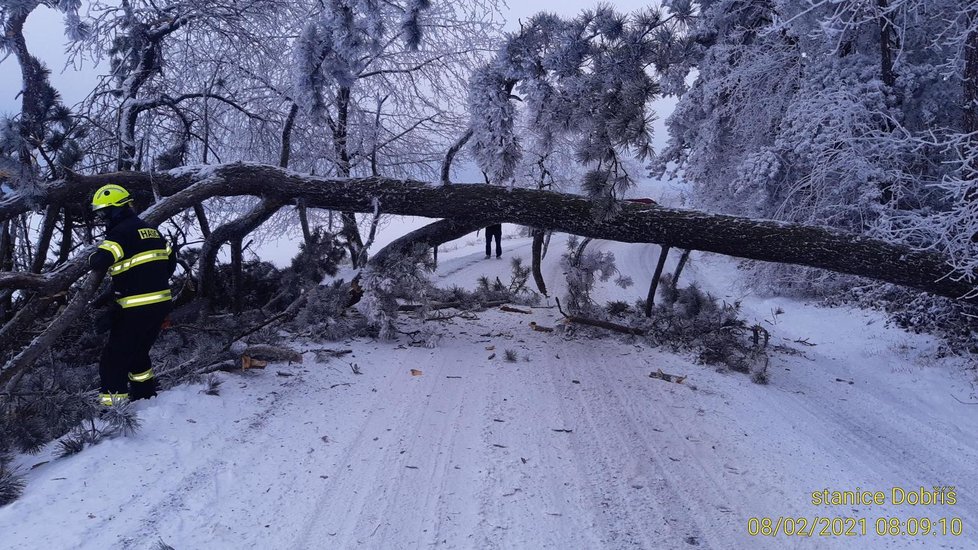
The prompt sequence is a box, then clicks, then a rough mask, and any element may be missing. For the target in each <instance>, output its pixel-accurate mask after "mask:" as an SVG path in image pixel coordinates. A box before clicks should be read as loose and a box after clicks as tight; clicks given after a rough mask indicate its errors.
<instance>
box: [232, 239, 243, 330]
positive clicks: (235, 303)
mask: <svg viewBox="0 0 978 550" xmlns="http://www.w3.org/2000/svg"><path fill="white" fill-rule="evenodd" d="M241 241H242V237H235V238H233V239H231V312H232V313H234V314H235V315H240V314H241V295H242V294H244V285H243V284H242V281H243V279H244V277H243V274H242V270H243V268H244V266H243V265H242V264H243V261H242V257H241V256H242V251H241Z"/></svg>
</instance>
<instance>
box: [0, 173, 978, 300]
mask: <svg viewBox="0 0 978 550" xmlns="http://www.w3.org/2000/svg"><path fill="white" fill-rule="evenodd" d="M153 178H154V180H155V181H156V182H157V183H158V185H159V189H160V190H161V192H162V193H163V195H164V196H166V195H173V196H172V197H168V198H166V199H164V200H162V201H160V202H159V203H157V204H155V205H153V206H152V207H151V208H150V209H149V210H147V211H146V212H144V213H143V215H142V217H143V219H145V220H147V221H148V222H150V223H154V224H158V223H161V222H162V221H164V220H165V219H166V218H168V217H171V216H173V215H176V214H177V213H178V212H181V211H182V210H183V209H186V208H189V207H191V206H192V205H193V204H195V203H197V202H200V201H201V200H206V199H207V198H210V197H214V196H238V195H257V196H262V195H264V196H266V200H268V199H276V200H278V201H280V202H281V203H285V202H290V201H294V200H296V199H303V200H305V201H306V203H307V204H308V205H309V206H311V207H315V208H324V209H331V210H338V211H344V212H373V210H374V205H373V200H374V199H377V200H379V201H380V204H382V205H383V209H384V213H386V214H399V215H409V216H424V217H429V218H435V219H438V218H456V219H464V220H465V221H466V223H473V224H477V226H478V227H485V226H486V225H488V224H490V223H496V222H502V223H514V224H521V225H528V226H532V227H543V228H547V229H550V230H553V231H559V232H564V233H570V234H575V235H581V236H584V237H591V238H598V239H606V240H613V241H620V242H636V243H656V244H661V245H668V246H672V247H678V248H688V249H691V250H703V251H706V252H715V253H718V254H726V255H729V256H736V257H740V258H747V259H753V260H761V261H767V262H778V263H786V264H796V265H805V266H809V267H817V268H821V269H828V270H831V271H836V272H839V273H848V274H851V275H859V276H862V277H868V278H872V279H876V280H879V281H884V282H888V283H893V284H898V285H903V286H908V287H911V288H916V289H918V290H922V291H925V292H931V293H934V294H938V295H941V296H948V297H951V298H962V297H966V299H968V301H972V302H978V296H975V295H974V294H975V293H974V290H975V289H974V287H973V285H972V284H970V283H969V282H967V281H962V280H955V279H954V278H953V277H949V276H948V275H950V274H951V272H950V269H949V268H948V267H947V266H948V265H949V260H948V258H947V257H946V256H944V255H943V254H940V253H938V252H934V251H928V250H915V249H913V248H910V247H907V246H903V245H899V244H895V243H889V242H886V241H883V240H879V239H873V238H869V237H864V236H860V235H853V234H849V233H846V232H842V231H838V230H833V229H828V228H823V227H814V226H805V225H800V224H790V223H784V222H777V221H771V220H754V219H749V218H742V217H736V216H725V215H719V214H708V213H705V212H697V211H694V210H680V209H674V208H665V207H662V206H650V205H644V204H643V205H634V204H630V203H623V204H622V205H621V208H620V213H619V214H618V215H617V216H615V217H614V218H611V219H608V220H595V219H594V217H593V216H592V215H591V203H590V202H589V201H588V200H587V199H585V198H583V197H580V196H575V195H568V194H563V193H556V192H553V191H538V190H534V189H519V188H513V189H510V188H505V187H498V186H490V185H481V184H467V185H449V186H438V187H433V186H431V185H427V184H424V183H421V182H412V181H403V180H395V179H386V178H359V179H328V178H320V177H313V176H303V175H299V174H294V173H288V172H284V171H282V170H280V169H278V168H275V167H272V166H263V165H256V164H244V163H234V164H227V165H223V166H216V167H215V166H207V167H201V168H196V169H194V168H182V169H181V170H180V171H179V172H176V173H175V175H171V173H166V172H164V173H156V174H153ZM106 183H124V184H127V185H128V186H129V187H128V188H129V189H130V190H135V192H139V193H145V192H146V190H148V189H149V188H150V187H149V174H144V173H116V174H102V175H99V176H72V177H71V179H70V180H66V181H58V182H52V183H50V184H48V185H46V186H45V187H44V189H43V191H44V196H45V197H46V198H47V200H48V201H49V202H54V203H56V204H66V203H70V202H73V201H78V200H85V197H87V196H88V195H89V194H90V193H91V192H93V191H94V189H96V188H97V187H99V186H101V185H104V184H106ZM29 208H30V203H29V201H28V199H27V198H26V197H24V196H21V195H14V196H12V197H10V198H8V199H6V200H4V201H0V220H2V219H9V217H11V216H13V215H17V214H19V213H20V212H23V211H25V210H27V209H29ZM269 215H271V214H269ZM69 264H71V262H69ZM76 279H77V277H75V278H73V279H71V280H70V281H68V282H67V283H66V284H65V286H64V287H62V286H60V285H61V284H62V283H64V282H65V275H64V272H63V271H61V270H59V271H57V272H53V273H50V274H46V275H33V274H24V273H0V288H14V287H16V288H44V289H49V290H50V289H60V288H65V287H66V286H67V284H70V282H73V281H74V280H76Z"/></svg>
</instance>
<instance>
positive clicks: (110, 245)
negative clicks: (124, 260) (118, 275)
mask: <svg viewBox="0 0 978 550" xmlns="http://www.w3.org/2000/svg"><path fill="white" fill-rule="evenodd" d="M98 247H99V248H101V249H102V250H107V251H108V252H109V254H112V261H113V262H118V261H119V258H121V257H123V256H125V254H124V253H123V252H122V245H120V244H119V243H117V242H115V241H105V242H103V243H102V244H100V245H98Z"/></svg>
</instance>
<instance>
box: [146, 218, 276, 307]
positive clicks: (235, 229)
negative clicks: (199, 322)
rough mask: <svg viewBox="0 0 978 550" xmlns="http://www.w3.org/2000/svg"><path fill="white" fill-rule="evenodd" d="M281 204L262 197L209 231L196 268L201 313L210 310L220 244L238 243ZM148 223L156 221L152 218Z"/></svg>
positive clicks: (266, 219)
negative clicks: (202, 304)
mask: <svg viewBox="0 0 978 550" xmlns="http://www.w3.org/2000/svg"><path fill="white" fill-rule="evenodd" d="M282 204H283V202H282V201H280V200H277V199H264V200H262V201H261V202H260V203H258V204H257V205H256V206H255V207H254V208H252V209H251V211H250V212H248V213H247V214H245V215H244V216H242V217H240V218H238V219H236V220H234V221H232V222H228V223H226V224H224V225H222V226H221V227H218V228H217V229H215V230H214V231H213V232H212V233H211V236H210V237H209V238H208V239H207V240H205V241H204V245H203V246H202V247H201V249H200V260H199V262H200V263H199V265H198V268H197V269H198V272H199V273H200V284H199V288H200V295H199V296H200V297H202V298H203V299H204V300H205V302H204V307H202V308H201V314H202V315H206V314H207V313H209V312H210V299H211V298H213V296H214V289H215V286H214V285H215V284H216V282H215V278H216V265H215V264H216V263H217V253H218V251H219V250H220V249H221V246H222V245H223V244H224V243H226V242H229V241H230V242H232V243H234V242H235V241H238V242H239V243H240V242H241V240H243V239H244V237H245V236H247V235H248V234H249V233H251V232H252V231H254V230H255V229H257V228H258V226H260V225H261V224H263V223H265V222H266V221H268V218H271V217H272V215H273V214H275V212H277V211H278V209H279V208H281V207H282ZM147 218H149V216H147ZM150 219H151V218H150ZM147 221H149V219H147ZM150 223H158V222H155V220H154V221H151V222H150ZM232 255H233V244H232Z"/></svg>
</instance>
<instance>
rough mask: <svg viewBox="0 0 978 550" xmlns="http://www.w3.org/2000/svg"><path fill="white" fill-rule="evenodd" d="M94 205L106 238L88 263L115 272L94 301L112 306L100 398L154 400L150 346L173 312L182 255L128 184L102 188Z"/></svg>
mask: <svg viewBox="0 0 978 550" xmlns="http://www.w3.org/2000/svg"><path fill="white" fill-rule="evenodd" d="M92 210H93V211H94V212H95V214H96V215H97V216H98V217H99V219H100V221H101V222H102V223H103V224H104V225H105V240H104V241H103V242H102V244H100V245H99V246H98V249H97V250H96V251H95V252H94V253H93V254H92V255H91V256H90V257H89V258H88V264H89V266H90V267H91V268H92V270H98V271H103V272H104V271H108V273H109V275H110V276H111V277H112V284H111V287H110V288H109V290H108V291H106V292H105V293H103V294H102V295H101V296H100V297H99V298H97V299H96V300H94V301H93V305H94V306H95V307H97V308H98V307H103V306H105V305H109V306H110V307H111V308H112V309H111V312H110V314H109V315H108V318H109V321H110V322H109V325H110V326H109V329H110V330H111V332H110V334H109V341H108V343H107V344H106V345H105V349H104V350H102V357H101V360H100V361H99V378H100V379H101V390H100V392H99V401H100V403H101V404H103V405H107V406H111V405H113V404H114V403H119V402H121V401H122V400H126V399H128V400H137V399H148V398H150V397H153V396H155V395H156V390H157V383H156V379H155V378H154V376H153V366H152V365H151V364H150V358H149V350H150V349H151V348H152V347H153V343H154V342H155V341H156V337H157V336H159V334H160V330H161V326H162V324H163V321H164V320H165V319H166V316H167V314H168V313H169V312H170V307H171V303H170V298H171V297H170V285H169V280H170V276H171V275H172V274H173V271H174V269H175V267H176V254H174V253H173V250H172V249H171V247H170V245H169V244H168V243H167V241H166V240H165V239H163V237H162V236H160V232H159V231H158V230H157V229H156V228H155V227H153V226H151V225H149V224H148V223H146V222H144V221H143V220H142V219H140V218H139V216H137V215H136V212H135V211H134V210H133V208H132V197H130V195H129V192H128V191H126V190H125V189H124V188H123V187H121V186H119V185H106V186H103V187H101V188H99V190H98V191H96V192H95V196H94V197H92Z"/></svg>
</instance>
